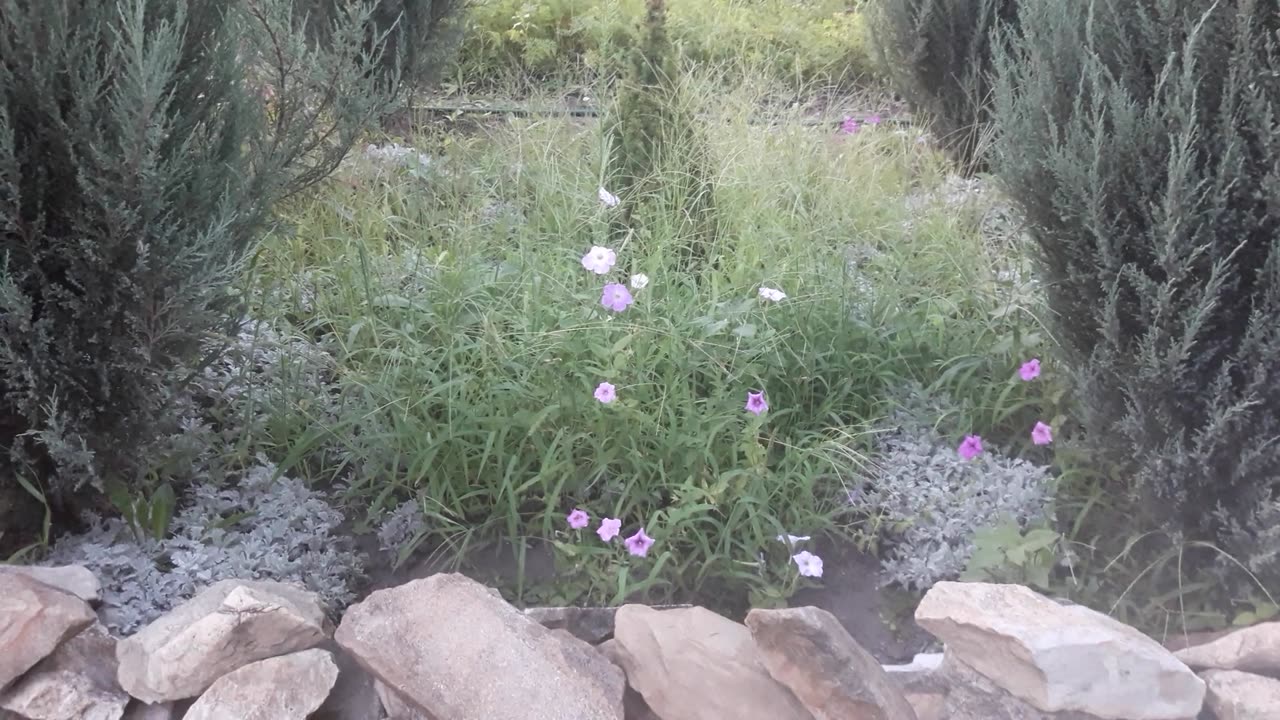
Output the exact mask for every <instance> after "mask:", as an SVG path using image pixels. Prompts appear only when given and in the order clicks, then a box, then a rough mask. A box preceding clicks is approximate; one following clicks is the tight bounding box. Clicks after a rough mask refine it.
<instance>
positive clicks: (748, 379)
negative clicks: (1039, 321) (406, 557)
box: [255, 78, 1027, 602]
mask: <svg viewBox="0 0 1280 720" xmlns="http://www.w3.org/2000/svg"><path fill="white" fill-rule="evenodd" d="M686 82H688V83H690V84H691V85H692V87H690V88H688V90H689V92H687V93H686V96H688V97H697V98H703V99H704V106H703V107H701V108H699V109H700V110H701V111H702V112H701V117H702V118H703V119H702V120H701V121H700V122H703V123H705V128H703V129H704V130H705V135H706V136H707V137H708V138H710V140H709V142H710V145H711V156H712V158H713V162H714V166H713V168H712V177H713V179H714V182H715V186H716V206H717V208H718V211H719V212H720V213H721V218H722V223H723V227H724V230H723V232H722V233H721V235H720V236H719V237H718V239H717V240H716V241H715V242H714V244H713V245H712V247H711V248H709V253H708V256H707V260H706V262H703V263H701V264H697V265H694V266H692V267H690V266H689V265H688V264H687V263H684V262H682V260H681V258H682V257H683V253H682V252H681V249H682V247H684V246H685V245H686V244H687V242H688V238H685V237H682V236H681V235H680V233H681V232H682V228H683V225H682V224H681V223H680V222H679V220H678V218H676V217H674V208H677V207H679V203H680V200H681V199H680V198H677V197H668V195H670V194H671V193H666V194H664V191H663V190H662V188H667V187H677V186H678V183H675V182H670V180H671V179H670V178H667V181H664V179H663V178H661V177H659V178H658V182H657V183H656V187H658V188H659V189H658V190H657V191H656V192H655V194H654V197H653V198H651V199H650V202H649V204H648V205H646V207H647V208H648V210H647V211H646V212H648V213H649V215H647V216H646V217H645V218H644V219H643V220H644V221H643V223H642V225H641V226H639V227H637V228H636V230H637V232H636V233H634V234H632V235H630V236H629V237H628V239H627V240H626V241H624V242H623V243H622V244H620V245H618V246H616V247H614V248H613V249H615V250H616V251H617V255H618V264H617V266H616V267H615V268H614V272H612V273H611V274H610V275H608V276H604V277H601V276H597V275H594V274H592V273H590V272H588V271H587V270H585V269H584V268H583V267H582V266H581V264H580V262H579V259H580V257H581V256H582V255H583V254H584V253H585V252H586V251H587V250H588V249H589V248H590V247H591V246H593V245H605V244H608V241H607V240H606V237H607V234H606V233H607V224H608V216H609V214H610V212H615V211H612V210H610V209H607V208H605V207H603V206H602V205H601V204H600V202H599V201H598V199H597V197H596V189H597V187H598V185H599V182H600V178H601V177H602V176H603V175H604V169H603V168H604V165H605V161H604V158H603V152H604V147H603V146H604V141H603V139H602V137H603V136H602V131H601V128H600V127H599V126H598V125H597V124H595V123H591V122H581V121H572V120H563V119H554V120H520V119H513V120H507V121H503V122H502V123H501V124H496V125H493V126H488V127H486V128H483V129H482V130H480V131H479V132H477V133H473V134H470V135H466V136H459V135H456V134H452V135H437V136H425V137H421V138H417V139H416V144H417V146H418V147H419V148H420V149H427V150H429V151H431V152H433V153H438V154H440V155H441V156H442V159H441V160H440V161H439V162H437V163H435V164H433V166H432V167H431V168H430V169H429V170H426V171H419V172H418V173H417V174H416V175H415V174H413V173H407V172H393V173H390V174H374V173H370V172H362V171H359V170H352V171H351V172H348V173H344V174H342V175H340V176H338V177H336V178H334V179H333V180H332V181H331V182H329V183H328V184H327V185H326V186H325V187H324V188H322V189H321V190H320V191H319V192H318V193H316V194H315V195H313V196H311V197H309V198H306V199H304V200H300V201H298V202H296V203H295V204H294V205H293V206H292V207H291V208H289V212H288V216H289V220H290V221H291V222H292V223H293V227H294V232H293V233H291V234H289V235H280V236H277V237H273V238H270V239H269V240H268V242H267V243H266V244H265V245H264V247H263V248H262V250H261V252H260V253H259V256H258V258H257V261H256V268H257V272H258V274H257V275H256V276H255V279H256V281H258V282H261V283H263V284H265V285H269V286H272V287H276V288H283V290H284V292H283V294H282V295H281V294H278V293H277V294H272V295H269V296H270V297H273V298H277V299H274V300H273V301H272V302H271V303H269V304H267V305H265V306H264V307H262V308H259V312H261V313H265V314H268V315H270V316H272V319H274V320H276V321H278V322H280V323H285V324H289V325H291V326H293V327H295V328H297V329H298V330H299V331H301V332H307V333H310V334H312V335H328V336H331V337H332V338H335V339H336V340H337V344H338V347H339V351H338V364H339V382H340V385H341V387H342V403H343V416H342V417H343V419H342V420H340V421H339V422H337V423H329V424H327V425H326V424H325V423H323V422H322V421H320V420H319V419H318V418H315V417H311V416H310V415H308V413H307V412H306V410H305V409H304V408H303V407H300V406H297V405H295V406H291V407H281V408H278V409H277V411H276V412H277V415H279V416H280V417H279V421H278V422H275V423H273V424H272V427H276V428H280V431H279V433H278V434H277V435H276V436H273V437H263V438H259V439H258V440H259V441H260V442H262V443H264V444H266V445H270V446H274V447H275V448H276V452H277V453H278V454H281V455H285V456H288V457H290V458H292V459H298V460H300V461H302V464H304V465H306V464H307V463H306V462H305V460H306V458H308V457H309V456H313V455H319V454H320V447H321V446H322V445H324V446H325V447H326V455H325V456H326V457H332V456H333V451H334V450H335V448H336V449H337V450H338V451H339V452H340V453H341V455H342V456H343V457H345V458H346V460H345V462H344V463H342V464H341V465H339V466H337V467H335V466H334V464H333V463H311V464H310V466H311V467H312V468H313V470H315V471H316V474H317V475H320V476H321V477H333V476H339V477H342V478H344V479H346V480H348V481H349V483H350V486H349V490H348V493H349V499H350V500H352V501H353V502H354V503H356V504H358V506H359V507H361V508H364V509H366V510H368V511H370V512H371V513H376V512H377V511H378V510H379V509H382V508H387V507H390V506H393V505H394V504H396V503H397V502H399V501H402V500H403V499H405V498H420V499H421V500H422V502H423V506H424V509H425V510H426V512H427V513H428V515H429V516H430V517H431V523H432V528H433V531H432V533H431V534H430V535H429V536H427V537H425V538H422V539H421V540H422V542H423V543H424V544H425V546H427V547H443V548H446V549H447V548H454V549H461V548H463V547H467V546H470V545H471V544H473V543H475V542H478V541H488V540H493V539H505V540H507V541H513V542H515V541H523V540H526V539H535V540H542V541H549V542H553V543H557V547H558V548H559V550H560V552H559V553H558V554H559V556H560V558H561V560H562V561H563V567H562V568H561V570H562V572H561V576H560V579H559V581H558V583H557V585H558V590H559V592H560V593H561V596H560V599H562V600H581V599H588V598H589V599H593V600H596V601H619V600H621V599H622V598H625V597H629V596H634V595H636V594H637V593H640V594H643V596H645V597H649V598H653V599H664V598H669V597H675V596H680V597H688V596H691V595H692V596H694V597H702V596H706V595H708V594H715V595H717V596H718V597H721V598H727V599H728V601H731V602H741V601H743V600H744V599H746V598H750V599H752V600H753V601H757V602H759V601H764V599H766V598H778V597H784V596H785V595H787V594H789V592H790V591H791V590H792V589H794V587H795V582H796V577H795V573H794V571H793V569H792V568H793V567H794V566H793V565H791V564H790V563H789V558H788V557H787V554H786V553H785V552H782V550H783V548H781V547H780V545H779V543H777V542H776V541H775V540H774V538H775V536H777V535H778V534H780V533H783V532H791V533H800V534H810V533H832V534H835V535H837V536H843V537H846V538H849V539H851V540H857V539H859V538H860V537H861V535H860V533H861V528H859V527H857V526H851V525H850V524H849V522H848V520H847V512H846V508H845V507H844V505H843V503H842V501H841V498H843V497H844V492H843V490H844V488H843V487H842V485H841V481H840V478H841V477H842V476H847V472H848V471H849V470H850V468H849V466H848V465H849V463H851V462H856V459H857V453H858V450H859V448H858V447H857V444H856V442H855V443H854V444H853V445H852V446H851V445H850V438H856V437H857V436H858V435H859V433H861V432H863V431H864V430H865V429H866V428H867V427H868V424H869V423H871V422H873V421H874V420H876V419H877V418H879V417H880V416H881V415H882V414H883V413H884V412H885V410H886V407H885V398H886V397H887V395H888V394H889V393H890V392H891V391H892V390H893V389H894V388H895V387H897V386H898V385H899V384H901V383H903V382H907V381H910V380H920V381H924V382H926V383H929V382H932V381H934V380H937V379H939V378H942V377H943V373H944V372H946V370H947V368H948V367H950V366H951V365H952V364H953V363H954V362H955V361H956V359H957V358H974V357H983V358H991V357H992V353H991V347H992V345H993V344H995V343H997V342H998V341H999V339H1000V338H1001V337H1004V336H1008V335H1011V334H1017V333H1019V332H1020V330H1019V328H1020V326H1021V325H1025V324H1026V323H1027V318H1026V316H1024V315H1022V314H1020V313H1018V312H1013V313H1009V312H1003V313H1002V311H1001V309H1002V308H1003V307H1005V306H1006V305H1007V303H1008V301H1007V299H1005V294H1004V293H1002V292H1001V291H1000V289H999V285H998V283H997V282H996V272H997V270H998V268H999V267H1001V266H1002V265H1003V264H1004V263H1005V262H1006V259H1007V252H1008V248H1003V247H993V246H991V244H990V243H986V242H984V241H983V240H982V239H981V237H980V235H979V233H978V231H977V227H976V224H975V223H973V222H971V221H968V220H966V219H965V217H964V216H963V215H957V214H956V213H955V212H953V211H951V210H949V209H947V208H945V207H941V206H937V207H926V208H925V209H923V210H921V211H919V212H917V213H916V214H915V215H914V218H915V219H914V222H913V223H912V224H911V227H910V229H908V227H907V221H908V220H909V219H911V218H912V217H913V215H912V214H911V212H910V211H909V210H908V209H907V205H906V203H905V202H904V198H905V197H906V196H907V195H908V194H909V193H918V192H927V191H929V190H930V189H931V188H933V187H936V186H937V185H938V183H939V182H940V181H941V179H942V177H943V173H944V171H945V167H946V166H945V164H944V163H943V161H942V160H941V159H940V158H939V157H938V156H937V155H936V154H935V153H934V152H933V151H931V150H930V149H928V147H927V146H925V145H922V144H919V143H917V142H916V134H915V132H914V131H906V132H897V131H895V130H893V129H890V128H888V127H885V126H882V127H880V128H876V129H875V130H874V131H867V132H862V133H859V134H857V135H852V136H838V135H836V134H835V133H834V132H833V131H832V130H831V129H830V128H825V127H815V126H812V125H809V124H806V123H805V122H804V119H803V118H802V117H801V116H800V115H799V114H798V112H797V113H795V114H784V115H783V116H782V117H781V118H780V119H779V121H778V122H777V123H776V124H774V125H772V126H761V125H752V124H748V118H749V117H750V116H751V108H753V107H754V106H755V103H756V100H757V98H756V97H754V96H753V95H752V94H751V92H750V91H749V90H748V89H746V88H749V87H751V86H749V85H744V87H743V89H740V90H739V91H738V92H737V93H736V94H734V95H731V96H726V95H724V94H723V93H721V94H716V93H713V92H710V91H709V90H707V87H709V86H703V87H699V86H698V83H700V82H706V83H709V82H710V81H708V80H705V79H703V78H688V79H686ZM755 87H767V85H761V86H755ZM760 92H765V90H760ZM494 207H501V208H505V209H504V210H502V211H500V212H494V211H493V210H492V208H494ZM851 253H855V254H861V255H862V256H864V259H863V260H862V261H861V262H860V263H859V266H858V267H857V268H856V269H855V268H853V267H852V266H851V265H850V264H849V262H848V259H849V258H850V255H851ZM636 272H643V273H645V274H647V275H648V276H649V277H650V279H651V282H650V284H649V286H648V287H646V288H645V289H643V290H638V291H633V292H634V295H635V298H636V302H635V304H634V305H633V306H631V307H630V308H628V309H627V310H626V311H625V312H623V313H620V314H616V315H615V314H613V313H610V312H607V311H605V310H604V309H603V308H602V307H601V306H600V292H601V287H602V286H603V285H604V283H605V282H606V281H618V282H624V283H625V282H626V278H627V276H628V275H629V274H631V273H636ZM761 286H769V287H776V288H781V289H782V290H784V291H785V292H786V293H787V298H786V299H785V300H784V301H782V302H779V303H776V304H774V303H770V302H768V301H765V300H763V299H761V298H760V297H758V295H757V293H758V289H759V288H760V287H761ZM868 287H870V288H873V290H872V291H871V292H868V291H867V288H868ZM304 295H305V296H307V297H309V298H311V299H310V302H309V303H308V304H304V303H302V302H300V298H302V297H304ZM279 297H284V298H293V299H295V300H296V301H297V302H294V303H293V304H292V305H291V304H290V303H289V302H288V301H287V300H286V301H285V302H280V301H279V300H278V298H279ZM1013 355H1016V353H1012V354H1011V356H1013ZM993 362H995V365H993V367H997V368H998V370H997V371H998V372H999V373H1001V378H1000V380H1001V382H1002V385H1003V380H1004V379H1005V378H1006V377H1007V370H1006V369H1005V368H1004V367H1002V366H999V363H1001V362H1004V363H1007V362H1008V359H1007V358H999V357H997V358H996V359H995V361H993ZM979 371H980V368H977V367H975V368H974V373H973V375H972V376H966V377H965V378H963V379H962V380H961V381H957V382H955V383H952V384H953V385H954V387H951V388H949V389H950V390H951V391H953V392H954V391H957V390H958V391H961V392H964V390H965V388H967V387H974V388H977V387H980V386H981V383H982V382H984V381H986V380H987V378H986V377H985V376H981V372H979ZM602 381H608V382H611V383H613V384H615V385H616V386H617V387H618V395H619V400H618V401H617V402H615V403H612V404H609V405H602V404H601V403H598V402H597V401H596V400H595V399H594V398H593V397H592V391H593V389H594V388H595V386H596V385H597V383H599V382H602ZM758 390H763V391H765V392H766V394H767V399H768V402H769V404H770V410H769V411H768V412H766V413H765V414H763V415H762V416H760V417H759V418H757V417H755V416H754V415H751V414H749V413H747V412H746V411H745V410H744V403H745V400H746V396H747V393H748V391H758ZM975 393H977V394H975V397H977V396H978V394H980V393H979V391H976V390H975ZM833 446H836V447H839V448H843V449H844V450H845V451H844V452H838V453H832V452H831V449H832V447H833ZM833 458H837V460H836V461H834V462H833ZM575 507H580V508H583V509H585V510H587V511H588V512H589V513H590V514H591V515H592V517H593V519H597V520H598V519H599V518H600V517H605V516H608V517H617V518H621V519H622V520H623V536H626V535H629V534H630V533H632V532H634V530H635V529H636V528H638V527H640V526H643V527H644V528H645V529H646V531H647V533H648V534H649V535H651V536H652V537H654V538H655V540H656V544H655V546H654V549H653V550H652V551H651V553H650V556H649V557H648V558H646V559H643V560H640V559H635V558H628V557H626V556H625V555H623V554H621V553H619V552H617V551H616V550H615V551H612V552H609V551H605V550H604V549H603V547H604V546H603V544H602V543H600V542H599V541H598V540H597V539H596V538H595V536H594V534H592V533H590V532H589V531H584V532H585V534H583V535H582V536H581V537H579V536H577V535H576V534H575V533H572V532H569V531H568V529H567V527H566V525H565V520H564V518H565V515H566V514H567V513H568V512H569V510H571V509H573V508H575ZM594 527H595V524H594V523H593V525H592V528H594ZM761 553H765V557H766V562H765V564H764V565H761V564H760V563H759V558H760V557H761Z"/></svg>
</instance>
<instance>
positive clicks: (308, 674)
mask: <svg viewBox="0 0 1280 720" xmlns="http://www.w3.org/2000/svg"><path fill="white" fill-rule="evenodd" d="M337 679H338V666H337V665H336V664H335V663H334V662H333V656H332V655H330V654H329V653H328V652H327V651H325V650H320V649H311V650H303V651H302V652H296V653H293V654H290V655H280V656H277V657H273V658H267V659H266V660H259V661H257V662H253V663H249V664H248V665H245V666H243V667H241V668H239V669H238V670H233V671H231V672H229V673H227V674H226V675H223V676H222V677H220V678H218V679H217V680H216V681H214V683H213V684H212V685H210V686H209V689H208V690H206V691H205V693H204V694H203V695H201V696H200V699H199V700H197V701H196V702H195V704H194V705H192V706H191V709H190V710H187V714H186V715H185V716H183V720H225V719H226V718H236V720H306V718H307V716H309V715H310V714H311V713H313V712H315V711H316V710H317V709H319V707H320V705H322V704H323V703H324V700H325V698H326V697H328V696H329V691H330V690H331V689H333V684H334V682H336V681H337Z"/></svg>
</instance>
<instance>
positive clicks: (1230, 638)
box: [1175, 622, 1280, 675]
mask: <svg viewBox="0 0 1280 720" xmlns="http://www.w3.org/2000/svg"><path fill="white" fill-rule="evenodd" d="M1175 654H1176V656H1177V658H1178V659H1179V660H1181V661H1182V662H1184V663H1186V664H1187V665H1188V666H1190V667H1193V668H1195V669H1197V670H1200V669H1208V668H1213V669H1217V670H1241V671H1244V672H1251V673H1260V674H1264V675H1280V622H1265V623H1259V624H1257V625H1251V626H1249V627H1247V628H1241V629H1239V630H1236V631H1234V632H1231V633H1228V634H1226V635H1223V636H1222V637H1220V638H1218V639H1216V640H1214V641H1212V642H1209V643H1205V644H1203V645H1195V646H1192V647H1189V648H1186V649H1185V650H1180V651H1178V652H1177V653H1175Z"/></svg>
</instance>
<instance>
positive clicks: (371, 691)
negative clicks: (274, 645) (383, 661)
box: [311, 640, 386, 720]
mask: <svg viewBox="0 0 1280 720" xmlns="http://www.w3.org/2000/svg"><path fill="white" fill-rule="evenodd" d="M320 648H322V649H324V650H328V651H329V652H330V653H332V654H333V661H334V663H335V664H337V666H338V681H337V682H335V683H334V684H333V690H332V691H330V692H329V697H328V699H326V700H325V701H324V704H323V705H321V706H320V709H319V710H316V711H315V713H313V714H312V716H311V720H382V718H383V717H385V716H386V713H384V712H383V710H382V701H381V699H379V697H378V691H377V687H376V684H377V681H376V680H374V679H373V676H372V675H370V674H369V671H368V670H365V669H364V668H362V667H360V664H359V663H358V662H356V659H355V658H353V657H351V655H350V654H349V653H347V652H346V651H345V650H343V649H342V648H340V647H338V644H337V643H335V642H334V641H333V640H326V641H325V642H324V643H322V644H321V645H320Z"/></svg>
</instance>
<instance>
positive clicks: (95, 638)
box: [0, 624, 129, 720]
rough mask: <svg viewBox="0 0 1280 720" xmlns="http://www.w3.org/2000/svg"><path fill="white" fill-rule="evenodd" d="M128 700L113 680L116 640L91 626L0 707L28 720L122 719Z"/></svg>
mask: <svg viewBox="0 0 1280 720" xmlns="http://www.w3.org/2000/svg"><path fill="white" fill-rule="evenodd" d="M128 704H129V696H128V695H127V694H125V692H124V690H122V689H120V685H119V684H118V683H117V682H116V639H115V638H113V637H111V634H110V633H108V632H107V629H106V628H105V627H103V626H102V625H99V624H94V625H90V626H89V627H88V628H86V629H85V630H83V631H81V632H80V633H79V634H77V635H76V636H75V637H73V638H71V639H70V640H67V641H66V642H64V643H62V645H60V646H58V649H57V650H54V651H53V654H52V655H50V656H49V657H47V658H45V659H44V660H41V661H40V662H39V663H37V664H36V666H35V667H33V668H31V670H29V671H28V672H27V673H26V674H25V675H23V676H22V678H21V679H19V680H18V681H17V682H15V683H14V684H13V685H12V686H11V687H10V688H9V689H8V690H6V691H4V692H3V693H0V708H3V709H5V710H9V711H11V712H15V713H18V714H19V715H21V716H23V717H25V718H28V720H120V718H121V716H123V715H124V709H125V706H126V705H128Z"/></svg>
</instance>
